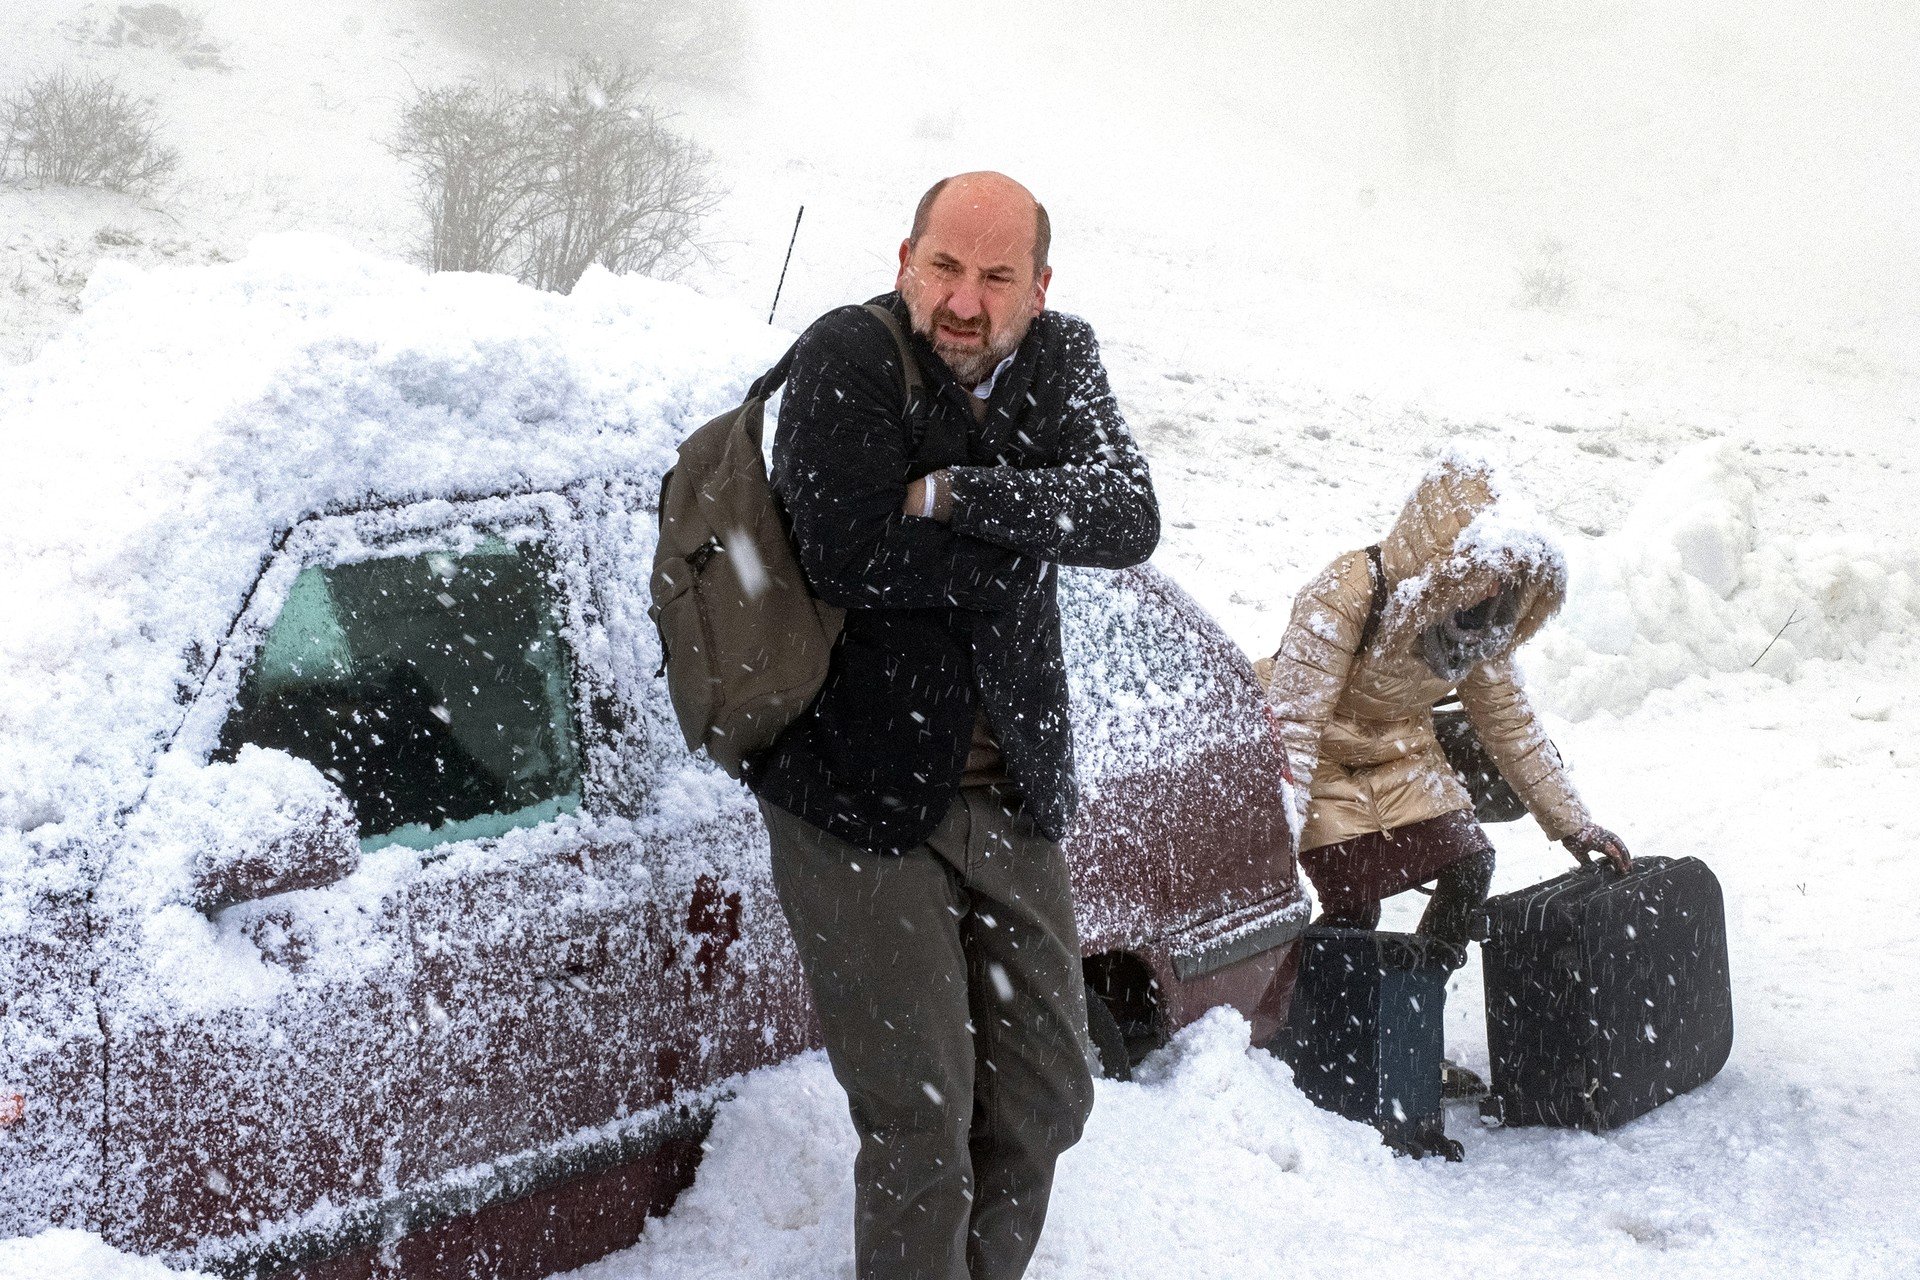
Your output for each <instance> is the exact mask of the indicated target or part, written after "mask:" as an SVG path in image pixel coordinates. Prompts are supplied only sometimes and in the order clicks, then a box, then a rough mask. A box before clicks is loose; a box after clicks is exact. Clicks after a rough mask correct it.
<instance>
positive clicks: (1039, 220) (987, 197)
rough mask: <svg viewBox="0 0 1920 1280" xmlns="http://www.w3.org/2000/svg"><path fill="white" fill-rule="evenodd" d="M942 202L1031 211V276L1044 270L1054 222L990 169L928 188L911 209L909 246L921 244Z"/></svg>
mask: <svg viewBox="0 0 1920 1280" xmlns="http://www.w3.org/2000/svg"><path fill="white" fill-rule="evenodd" d="M943 198H947V199H952V200H955V201H965V202H967V203H969V204H974V205H981V204H992V205H994V206H1002V207H1005V208H1006V210H1007V211H1008V212H1009V213H1017V212H1023V211H1025V210H1027V209H1029V208H1031V210H1032V217H1033V270H1034V274H1035V275H1038V274H1039V273H1040V272H1042V271H1044V270H1046V268H1047V252H1048V250H1049V249H1051V248H1052V247H1053V220H1052V219H1051V218H1049V217H1047V207H1046V206H1045V205H1043V204H1041V203H1040V202H1039V201H1038V200H1036V199H1034V197H1033V192H1031V191H1029V190H1027V189H1026V188H1025V187H1023V186H1021V185H1020V184H1019V183H1017V182H1015V181H1014V180H1013V179H1012V178H1009V177H1008V176H1007V175H1006V174H1004V173H995V172H993V171H992V170H991V169H981V170H977V171H976V172H973V173H956V174H955V175H953V176H952V177H951V178H942V179H940V181H938V182H936V183H934V184H933V185H932V186H931V187H928V188H927V193H926V194H925V195H923V196H921V197H920V203H919V204H918V205H916V206H914V210H913V230H911V231H910V232H908V233H907V243H908V244H910V245H913V244H918V243H919V242H920V237H921V236H923V235H925V234H926V231H927V223H928V221H929V220H930V219H931V218H932V216H933V211H934V206H935V205H936V204H938V203H940V202H941V201H942V199H943Z"/></svg>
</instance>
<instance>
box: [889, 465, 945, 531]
mask: <svg viewBox="0 0 1920 1280" xmlns="http://www.w3.org/2000/svg"><path fill="white" fill-rule="evenodd" d="M900 509H901V510H902V511H904V512H906V514H908V515H910V516H920V517H922V518H924V519H927V520H938V521H939V522H940V523H941V524H945V523H946V522H947V521H948V520H951V519H952V518H953V486H952V485H951V484H949V483H948V482H947V473H946V472H945V471H935V472H932V473H930V474H928V475H924V476H922V477H920V478H919V479H918V480H915V481H912V482H911V483H909V484H908V485H907V500H906V501H905V502H903V503H901V504H900Z"/></svg>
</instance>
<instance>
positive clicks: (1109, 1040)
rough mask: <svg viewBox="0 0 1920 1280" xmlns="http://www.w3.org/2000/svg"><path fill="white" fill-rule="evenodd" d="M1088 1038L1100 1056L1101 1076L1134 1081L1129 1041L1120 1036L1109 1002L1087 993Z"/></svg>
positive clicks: (1118, 1025)
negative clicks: (1128, 1052) (1128, 1049)
mask: <svg viewBox="0 0 1920 1280" xmlns="http://www.w3.org/2000/svg"><path fill="white" fill-rule="evenodd" d="M1087 1038H1088V1039H1089V1040H1091V1041H1093V1048H1094V1052H1096V1053H1098V1054H1099V1055H1100V1074H1101V1075H1102V1076H1104V1077H1106V1078H1107V1079H1109V1080H1131V1079H1133V1062H1132V1060H1131V1059H1130V1058H1128V1056H1127V1040H1126V1037H1125V1036H1123V1035H1121V1034H1120V1024H1119V1023H1118V1022H1116V1021H1115V1020H1114V1017H1113V1010H1111V1009H1109V1008H1107V1002H1106V1001H1105V1000H1102V999H1101V998H1100V997H1099V996H1097V995H1095V994H1094V993H1093V992H1091V991H1089V992H1087Z"/></svg>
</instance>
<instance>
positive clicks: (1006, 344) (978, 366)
mask: <svg viewBox="0 0 1920 1280" xmlns="http://www.w3.org/2000/svg"><path fill="white" fill-rule="evenodd" d="M1030 323H1032V317H1031V316H1024V315H1023V316H1021V317H1020V318H1019V320H1018V321H1017V322H1016V323H1015V324H1014V325H1011V326H1009V327H1008V328H1007V329H1006V330H1005V331H1003V332H1001V333H997V334H996V333H994V332H993V329H992V326H991V325H990V324H989V323H988V320H987V318H986V317H985V316H975V317H974V318H973V319H971V320H962V319H961V318H960V317H958V316H956V315H954V314H953V312H951V311H949V310H947V309H946V308H945V307H935V308H934V310H933V315H932V316H931V317H929V318H928V320H927V323H926V324H925V325H915V326H914V332H916V333H918V334H919V335H920V336H921V337H923V338H925V339H926V340H927V341H928V343H930V344H931V345H932V347H933V351H934V354H935V355H937V356H939V357H940V359H941V360H943V361H944V362H945V363H946V366H947V368H949V369H951V370H953V376H954V379H955V380H956V381H957V382H959V384H960V385H961V386H963V387H965V388H966V389H967V390H969V391H971V390H973V389H974V388H975V387H977V386H979V385H980V384H981V383H983V382H985V381H986V380H987V379H988V378H989V377H991V376H992V375H993V371H994V370H995V369H997V368H999V367H1000V362H1001V361H1002V360H1005V359H1006V358H1007V357H1008V356H1010V355H1012V354H1013V351H1014V348H1016V347H1018V346H1019V345H1020V340H1021V339H1022V338H1024V337H1026V336H1027V326H1028V325H1029V324H1030ZM943 325H944V326H945V327H947V328H949V329H958V330H961V331H962V332H971V333H975V334H985V335H986V343H985V345H983V346H977V347H976V346H971V345H967V346H962V345H959V344H956V343H952V342H948V341H946V340H945V339H943V338H941V337H940V329H941V326H943Z"/></svg>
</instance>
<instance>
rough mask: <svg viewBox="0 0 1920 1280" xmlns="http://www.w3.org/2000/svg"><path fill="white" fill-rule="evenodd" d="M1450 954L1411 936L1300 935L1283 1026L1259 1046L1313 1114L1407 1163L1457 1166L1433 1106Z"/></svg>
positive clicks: (1455, 957) (1454, 962)
mask: <svg viewBox="0 0 1920 1280" xmlns="http://www.w3.org/2000/svg"><path fill="white" fill-rule="evenodd" d="M1461 961H1462V955H1461V952H1460V949H1459V948H1457V947H1452V946H1449V945H1447V944H1446V943H1442V942H1435V941H1433V940H1431V939H1428V938H1424V937H1421V936H1420V935H1418V934H1411V933H1379V932H1375V931H1374V930H1371V929H1324V928H1313V929H1309V930H1307V932H1306V934H1305V936H1304V937H1303V938H1302V939H1301V942H1300V975H1299V979H1298V981H1297V982H1296V983H1295V984H1294V988H1293V1005H1292V1007H1291V1008H1290V1010H1289V1011H1288V1015H1287V1024H1286V1026H1285V1027H1283V1028H1281V1030H1280V1034H1279V1035H1278V1036H1276V1037H1275V1038H1274V1040H1273V1042H1272V1043H1271V1044H1270V1045H1269V1046H1268V1047H1269V1048H1270V1049H1271V1050H1272V1051H1273V1052H1275V1053H1277V1054H1278V1055H1279V1056H1280V1057H1282V1058H1284V1059H1285V1060H1286V1062H1287V1064H1288V1065H1289V1066H1291V1067H1292V1068H1293V1079H1294V1083H1295V1084H1296V1085H1298V1086H1299V1088H1300V1091H1301V1092H1302V1093H1304V1094H1306V1095H1307V1097H1308V1099H1309V1100H1311V1101H1312V1102H1313V1103H1314V1104H1315V1105H1317V1106H1321V1107H1324V1108H1326V1109H1327V1110H1329V1111H1335V1112H1338V1113H1339V1114H1341V1115H1343V1116H1345V1117H1347V1118H1348V1119H1349V1120H1360V1121H1363V1122H1365V1123H1367V1124H1370V1125H1372V1126H1373V1127H1374V1128H1376V1129H1378V1130H1379V1131H1380V1135H1381V1137H1382V1138H1383V1139H1384V1140H1385V1141H1386V1143H1387V1145H1388V1146H1390V1147H1392V1148H1393V1149H1394V1150H1396V1151H1400V1152H1403V1153H1405V1154H1407V1155H1412V1156H1426V1155H1444V1156H1446V1157H1447V1158H1448V1159H1450V1160H1457V1159H1459V1158H1460V1146H1459V1144H1458V1143H1456V1142H1454V1141H1453V1140H1452V1139H1450V1138H1448V1137H1447V1136H1446V1128H1445V1124H1444V1117H1443V1116H1442V1113H1441V1105H1440V1102H1441V1100H1440V1051H1441V1042H1442V1038H1443V1032H1444V1030H1445V1023H1446V1004H1447V978H1448V976H1449V975H1450V974H1451V973H1452V972H1453V971H1454V970H1455V969H1457V968H1459V967H1460V964H1461Z"/></svg>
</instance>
